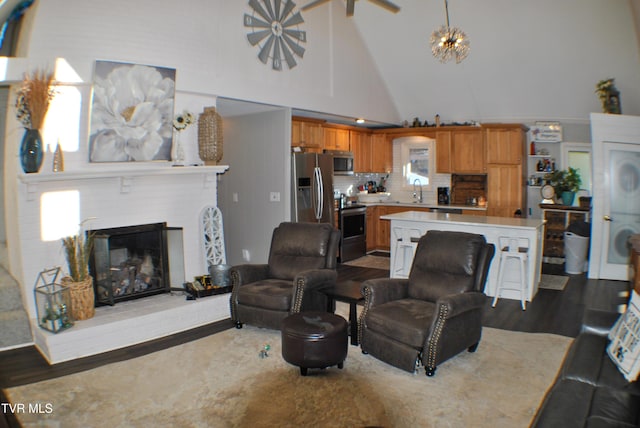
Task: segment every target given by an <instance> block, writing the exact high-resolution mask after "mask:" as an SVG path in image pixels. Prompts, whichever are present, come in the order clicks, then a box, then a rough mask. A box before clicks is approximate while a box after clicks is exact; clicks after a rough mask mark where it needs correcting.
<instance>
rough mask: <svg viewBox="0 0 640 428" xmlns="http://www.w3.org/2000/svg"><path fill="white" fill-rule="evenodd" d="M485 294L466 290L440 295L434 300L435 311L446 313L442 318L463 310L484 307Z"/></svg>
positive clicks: (447, 317)
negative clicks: (459, 292)
mask: <svg viewBox="0 0 640 428" xmlns="http://www.w3.org/2000/svg"><path fill="white" fill-rule="evenodd" d="M486 301H487V296H486V295H485V294H484V293H479V292H475V291H472V292H467V293H462V294H450V295H448V296H442V297H441V298H439V299H438V300H437V302H436V305H437V309H436V311H437V313H441V314H446V315H444V319H451V318H454V317H456V316H458V315H460V314H462V313H464V312H468V311H470V310H473V309H480V308H482V307H484V305H485V304H486ZM445 309H446V310H445Z"/></svg>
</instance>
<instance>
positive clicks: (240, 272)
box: [229, 264, 269, 287]
mask: <svg viewBox="0 0 640 428" xmlns="http://www.w3.org/2000/svg"><path fill="white" fill-rule="evenodd" d="M229 275H230V276H231V285H233V286H234V287H235V286H236V285H243V284H250V283H252V282H256V281H260V280H262V279H266V278H268V276H269V265H267V264H246V265H238V266H233V267H232V268H231V269H230V271H229Z"/></svg>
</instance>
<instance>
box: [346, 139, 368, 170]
mask: <svg viewBox="0 0 640 428" xmlns="http://www.w3.org/2000/svg"><path fill="white" fill-rule="evenodd" d="M349 140H350V144H351V151H352V152H353V172H372V169H371V134H370V133H368V132H361V131H349Z"/></svg>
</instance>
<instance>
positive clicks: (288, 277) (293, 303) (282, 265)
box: [230, 222, 340, 330]
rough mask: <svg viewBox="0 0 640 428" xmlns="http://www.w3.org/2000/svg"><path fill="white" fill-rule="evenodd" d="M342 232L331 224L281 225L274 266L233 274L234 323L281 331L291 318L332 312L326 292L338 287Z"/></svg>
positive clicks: (272, 259) (245, 267)
mask: <svg viewBox="0 0 640 428" xmlns="http://www.w3.org/2000/svg"><path fill="white" fill-rule="evenodd" d="M339 241H340V232H339V231H338V230H337V229H335V228H334V227H333V226H331V225H330V224H326V223H288V222H285V223H281V224H280V225H279V226H278V227H276V228H275V229H274V231H273V236H272V238H271V249H270V251H269V260H268V264H245V265H239V266H234V267H232V268H231V270H230V275H231V285H232V286H233V291H232V292H231V319H232V321H233V322H234V323H235V325H236V327H237V328H242V324H243V323H247V324H251V325H255V326H257V327H266V328H271V329H276V330H280V324H281V323H282V320H283V319H285V318H286V317H287V316H289V315H290V314H293V313H296V312H302V311H325V312H326V311H327V304H328V302H327V296H326V295H325V294H323V293H322V292H320V291H319V290H320V289H321V288H324V287H327V286H330V285H335V282H336V278H337V273H336V263H337V261H336V255H337V250H338V244H339Z"/></svg>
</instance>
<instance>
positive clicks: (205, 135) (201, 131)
mask: <svg viewBox="0 0 640 428" xmlns="http://www.w3.org/2000/svg"><path fill="white" fill-rule="evenodd" d="M198 154H199V155H200V159H202V160H203V161H204V164H205V165H217V164H218V162H220V160H221V159H222V117H221V116H220V115H219V114H218V113H217V112H216V108H215V107H205V108H204V111H203V112H202V113H200V116H199V118H198Z"/></svg>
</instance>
